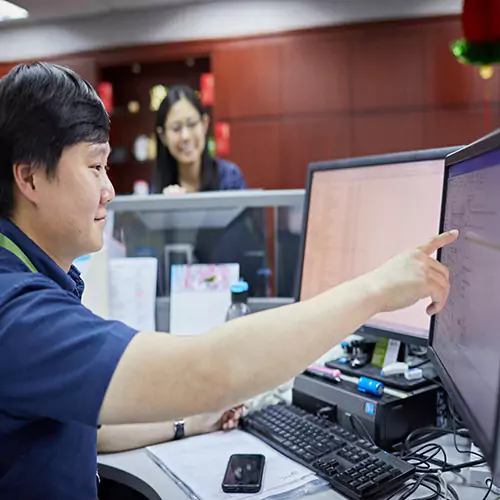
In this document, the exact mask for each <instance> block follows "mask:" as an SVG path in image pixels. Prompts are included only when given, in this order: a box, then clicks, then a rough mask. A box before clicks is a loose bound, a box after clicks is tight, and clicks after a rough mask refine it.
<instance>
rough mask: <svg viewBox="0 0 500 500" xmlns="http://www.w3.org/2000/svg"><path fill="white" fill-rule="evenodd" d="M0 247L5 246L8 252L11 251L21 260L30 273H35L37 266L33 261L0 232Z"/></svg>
mask: <svg viewBox="0 0 500 500" xmlns="http://www.w3.org/2000/svg"><path fill="white" fill-rule="evenodd" d="M0 247H1V248H5V250H8V251H9V252H11V253H13V254H14V255H15V256H16V257H17V258H18V259H19V260H20V261H22V262H23V263H24V264H25V265H26V266H27V267H28V269H29V270H30V271H31V272H32V273H37V272H38V270H37V268H36V267H35V266H34V265H33V262H31V260H29V258H28V257H27V255H26V254H25V253H24V252H23V251H22V250H21V249H20V248H19V247H18V246H17V245H16V244H15V243H14V242H13V241H12V240H11V239H9V238H7V236H4V235H3V234H1V233H0Z"/></svg>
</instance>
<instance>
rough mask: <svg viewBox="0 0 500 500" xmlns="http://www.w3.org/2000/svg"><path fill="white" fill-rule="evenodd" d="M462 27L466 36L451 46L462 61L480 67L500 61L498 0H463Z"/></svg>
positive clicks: (499, 12) (499, 4)
mask: <svg viewBox="0 0 500 500" xmlns="http://www.w3.org/2000/svg"><path fill="white" fill-rule="evenodd" d="M462 30H463V33H464V36H463V38H460V39H459V40H456V41H455V42H453V44H452V46H451V50H452V52H453V54H454V55H455V57H456V58H457V59H458V60H459V61H460V62H462V63H465V64H473V65H477V66H487V65H491V64H496V63H500V1H499V0H464V6H463V11H462ZM483 73H484V74H485V76H486V78H488V77H491V75H492V72H491V71H486V72H483ZM488 75H489V76H488ZM482 76H483V75H482Z"/></svg>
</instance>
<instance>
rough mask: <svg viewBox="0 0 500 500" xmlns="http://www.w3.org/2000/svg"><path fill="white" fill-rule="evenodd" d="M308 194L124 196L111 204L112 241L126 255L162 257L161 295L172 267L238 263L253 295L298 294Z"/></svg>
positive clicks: (259, 192) (166, 292)
mask: <svg viewBox="0 0 500 500" xmlns="http://www.w3.org/2000/svg"><path fill="white" fill-rule="evenodd" d="M303 201H304V190H276V191H264V190H244V191H217V192H203V193H196V194H185V195H170V196H164V195H150V196H134V195H131V196H118V197H116V198H115V200H114V201H113V202H111V203H110V205H109V210H110V211H111V212H112V214H113V219H114V224H113V236H114V239H115V240H117V241H119V242H121V243H122V245H123V247H124V249H125V253H126V256H127V257H145V256H147V257H156V258H157V259H158V291H157V295H158V297H159V298H167V297H168V296H169V288H170V268H171V267H170V266H171V265H172V264H184V263H185V264H191V263H207V264H210V263H215V264H220V263H238V264H239V265H240V275H241V278H243V279H245V280H246V281H247V282H248V283H249V285H250V297H251V299H254V300H257V299H260V298H265V299H269V300H273V298H291V297H293V296H294V293H295V283H296V278H297V277H296V273H297V267H298V266H297V264H298V258H299V240H300V232H301V228H302V210H303Z"/></svg>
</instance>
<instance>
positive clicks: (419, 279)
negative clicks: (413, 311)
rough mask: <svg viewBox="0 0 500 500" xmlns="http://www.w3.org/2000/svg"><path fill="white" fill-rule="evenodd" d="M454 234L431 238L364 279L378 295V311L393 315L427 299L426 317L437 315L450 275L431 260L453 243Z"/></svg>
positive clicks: (441, 305) (443, 267)
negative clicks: (436, 253)
mask: <svg viewBox="0 0 500 500" xmlns="http://www.w3.org/2000/svg"><path fill="white" fill-rule="evenodd" d="M457 238H458V231H449V232H446V233H443V234H440V235H439V236H436V237H434V238H432V239H431V240H430V241H429V242H428V243H427V244H425V245H422V246H420V247H418V248H416V249H414V250H411V251H409V252H406V253H403V254H400V255H398V256H396V257H394V258H393V259H391V260H390V261H388V262H386V263H385V264H384V265H382V266H381V267H379V268H378V269H376V270H375V271H373V272H372V273H370V274H368V275H366V278H367V283H368V284H369V285H372V286H374V287H375V289H376V290H377V291H378V293H380V294H381V299H382V311H384V312H387V311H394V310H397V309H402V308H404V307H408V306H411V305H413V304H414V303H415V302H417V301H418V300H420V299H424V298H427V297H429V296H430V297H431V304H429V306H428V307H427V313H428V314H429V315H433V314H437V313H438V312H440V311H441V310H442V309H443V307H444V305H445V303H446V300H447V298H448V294H449V290H450V273H449V271H448V269H447V268H446V267H445V266H444V265H443V264H441V263H440V262H438V261H436V260H435V259H433V258H432V257H431V255H433V254H434V253H435V252H436V251H437V250H438V249H439V248H442V247H444V246H446V245H449V244H451V243H453V242H454V241H455V240H456V239H457Z"/></svg>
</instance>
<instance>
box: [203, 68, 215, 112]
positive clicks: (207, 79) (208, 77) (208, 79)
mask: <svg viewBox="0 0 500 500" xmlns="http://www.w3.org/2000/svg"><path fill="white" fill-rule="evenodd" d="M200 91H201V103H202V104H203V106H213V105H214V101H215V78H214V75H213V74H212V73H203V75H201V78H200Z"/></svg>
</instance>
